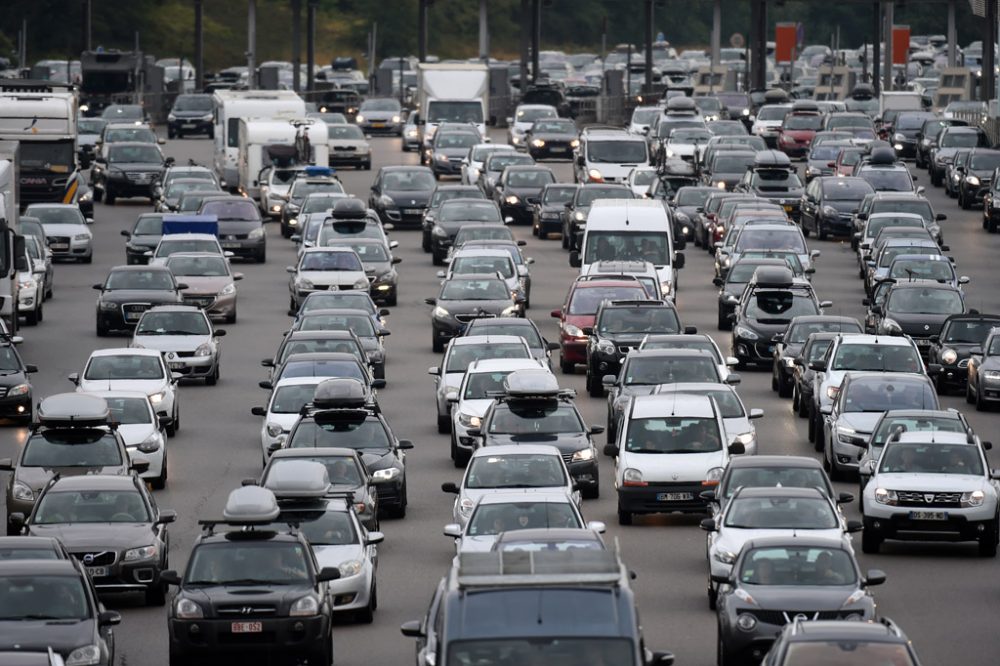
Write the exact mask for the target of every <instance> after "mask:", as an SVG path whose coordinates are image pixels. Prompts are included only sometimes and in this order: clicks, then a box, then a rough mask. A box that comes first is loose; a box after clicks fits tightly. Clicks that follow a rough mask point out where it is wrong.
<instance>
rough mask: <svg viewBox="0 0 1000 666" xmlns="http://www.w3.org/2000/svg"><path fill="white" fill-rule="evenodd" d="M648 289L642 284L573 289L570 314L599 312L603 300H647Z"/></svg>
mask: <svg viewBox="0 0 1000 666" xmlns="http://www.w3.org/2000/svg"><path fill="white" fill-rule="evenodd" d="M645 299H646V290H645V289H644V288H643V287H642V286H641V285H636V286H624V285H622V286H614V287H585V288H577V289H574V290H573V297H572V298H571V299H570V302H569V314H571V315H592V314H597V308H598V307H599V306H600V305H601V303H602V302H603V301H626V300H639V301H641V300H645Z"/></svg>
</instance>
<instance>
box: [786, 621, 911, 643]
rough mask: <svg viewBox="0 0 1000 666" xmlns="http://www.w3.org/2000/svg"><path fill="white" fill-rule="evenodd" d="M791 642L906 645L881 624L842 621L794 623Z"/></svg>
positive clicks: (902, 637) (898, 635) (891, 630)
mask: <svg viewBox="0 0 1000 666" xmlns="http://www.w3.org/2000/svg"><path fill="white" fill-rule="evenodd" d="M794 627H795V633H794V634H793V635H792V637H791V640H796V639H798V638H804V639H807V640H811V639H815V640H822V641H829V640H867V641H882V642H893V643H908V642H909V641H908V640H907V639H906V637H905V636H902V635H901V634H900V633H897V631H898V630H894V629H893V628H890V627H888V626H886V625H884V624H882V623H881V622H844V621H843V620H813V621H811V622H796V623H795V624H794Z"/></svg>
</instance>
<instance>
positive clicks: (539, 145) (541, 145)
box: [531, 139, 545, 148]
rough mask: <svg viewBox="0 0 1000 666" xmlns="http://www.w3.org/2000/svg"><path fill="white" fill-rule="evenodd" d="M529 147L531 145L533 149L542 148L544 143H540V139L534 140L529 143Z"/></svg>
mask: <svg viewBox="0 0 1000 666" xmlns="http://www.w3.org/2000/svg"><path fill="white" fill-rule="evenodd" d="M531 145H533V146H534V147H535V148H544V147H545V142H544V141H542V140H541V139H535V140H534V141H532V142H531Z"/></svg>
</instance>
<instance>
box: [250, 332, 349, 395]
mask: <svg viewBox="0 0 1000 666" xmlns="http://www.w3.org/2000/svg"><path fill="white" fill-rule="evenodd" d="M299 354H349V355H350V356H352V357H353V358H354V360H355V361H357V362H358V363H360V364H361V365H362V366H365V365H367V364H368V354H367V353H365V349H364V347H363V346H362V344H361V340H359V339H358V336H357V335H355V334H354V332H353V331H343V330H340V331H292V332H290V333H287V334H286V335H283V336H282V339H281V343H280V344H279V345H278V350H277V352H276V353H275V355H274V357H273V358H265V359H261V362H260V364H261V365H262V366H263V367H265V368H270V369H271V370H270V375H269V376H270V378H272V379H273V378H274V377H275V376H276V374H277V373H278V371H279V369H280V368H281V367H282V366H283V365H284V364H285V363H286V362H287V361H288V360H289V359H290V358H291V357H292V356H296V355H299ZM316 360H318V359H316ZM268 390H271V389H270V388H269V389H268Z"/></svg>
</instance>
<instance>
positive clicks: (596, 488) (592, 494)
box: [580, 479, 601, 499]
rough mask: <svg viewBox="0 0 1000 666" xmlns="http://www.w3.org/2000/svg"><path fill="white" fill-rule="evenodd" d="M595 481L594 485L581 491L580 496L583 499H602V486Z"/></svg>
mask: <svg viewBox="0 0 1000 666" xmlns="http://www.w3.org/2000/svg"><path fill="white" fill-rule="evenodd" d="M594 481H595V483H594V485H592V486H587V487H586V488H584V489H583V490H581V491H580V495H582V496H583V499H600V497H601V484H600V483H598V482H597V480H596V479H595V480H594Z"/></svg>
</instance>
